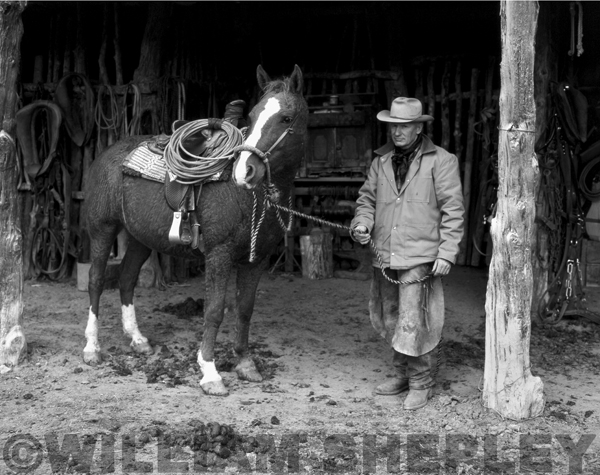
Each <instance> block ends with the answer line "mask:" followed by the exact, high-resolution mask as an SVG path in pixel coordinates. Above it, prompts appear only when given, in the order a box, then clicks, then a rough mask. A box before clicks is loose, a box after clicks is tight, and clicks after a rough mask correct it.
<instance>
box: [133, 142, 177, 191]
mask: <svg viewBox="0 0 600 475" xmlns="http://www.w3.org/2000/svg"><path fill="white" fill-rule="evenodd" d="M123 173H126V174H128V175H133V176H140V177H142V178H146V179H147V180H152V181H158V182H159V183H164V182H165V176H166V175H167V165H166V163H165V159H164V158H163V156H162V154H159V153H155V152H153V151H152V150H150V149H149V148H148V142H142V143H141V144H140V145H139V146H138V147H137V148H135V149H134V150H133V151H132V152H131V153H130V154H129V155H127V158H125V161H124V162H123Z"/></svg>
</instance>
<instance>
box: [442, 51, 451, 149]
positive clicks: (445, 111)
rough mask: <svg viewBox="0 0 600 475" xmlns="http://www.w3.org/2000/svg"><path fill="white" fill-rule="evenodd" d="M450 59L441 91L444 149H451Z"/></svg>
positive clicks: (445, 66) (445, 68)
mask: <svg viewBox="0 0 600 475" xmlns="http://www.w3.org/2000/svg"><path fill="white" fill-rule="evenodd" d="M449 95H450V60H448V61H446V63H445V65H444V72H443V74H442V90H441V92H440V98H441V100H440V102H441V110H442V148H443V149H444V150H449V149H450V107H449V104H448V103H449V102H450V99H449V98H448V96H449Z"/></svg>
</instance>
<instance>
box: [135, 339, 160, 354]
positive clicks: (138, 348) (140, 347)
mask: <svg viewBox="0 0 600 475" xmlns="http://www.w3.org/2000/svg"><path fill="white" fill-rule="evenodd" d="M131 348H133V351H135V352H136V353H140V354H142V355H151V354H152V353H154V349H153V348H152V346H151V345H150V343H148V342H147V341H142V342H140V343H134V342H131Z"/></svg>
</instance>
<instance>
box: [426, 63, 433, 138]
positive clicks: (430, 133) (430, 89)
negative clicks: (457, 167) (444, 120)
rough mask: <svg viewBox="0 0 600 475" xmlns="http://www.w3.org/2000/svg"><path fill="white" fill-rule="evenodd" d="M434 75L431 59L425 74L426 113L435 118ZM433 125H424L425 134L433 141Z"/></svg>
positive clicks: (429, 123) (430, 123) (431, 123)
mask: <svg viewBox="0 0 600 475" xmlns="http://www.w3.org/2000/svg"><path fill="white" fill-rule="evenodd" d="M434 73H435V58H432V59H431V63H430V64H429V71H428V72H427V99H428V100H427V113H428V114H429V115H430V116H433V117H435V90H434V88H433V75H434ZM433 124H434V121H431V122H427V123H426V125H425V128H426V132H425V133H426V134H427V136H428V137H429V138H430V139H433Z"/></svg>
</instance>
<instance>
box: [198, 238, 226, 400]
mask: <svg viewBox="0 0 600 475" xmlns="http://www.w3.org/2000/svg"><path fill="white" fill-rule="evenodd" d="M230 256H231V250H230V249H229V248H227V247H225V246H223V247H220V248H215V249H212V250H211V251H210V252H208V253H207V256H206V265H205V268H206V276H205V281H206V283H205V288H206V291H205V298H204V334H203V335H202V343H201V344H200V350H198V364H199V365H200V369H201V370H202V375H203V377H202V379H201V380H200V387H201V388H202V390H203V391H204V392H205V393H206V394H210V395H212V396H227V394H229V391H228V390H227V388H226V387H225V384H223V379H222V378H221V375H220V374H219V372H218V371H217V367H216V366H215V361H214V358H215V355H214V349H215V342H216V339H217V333H218V331H219V327H220V326H221V323H222V322H223V314H224V310H225V296H226V293H227V284H228V282H229V275H230V273H231V268H232V261H231V257H230Z"/></svg>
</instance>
